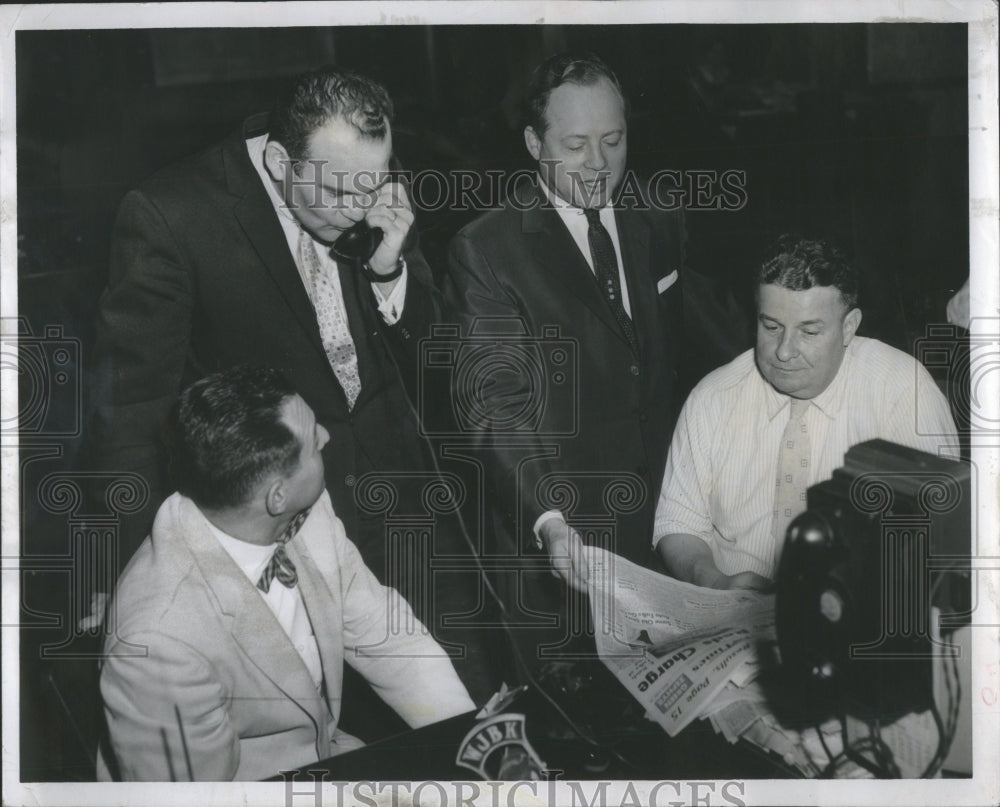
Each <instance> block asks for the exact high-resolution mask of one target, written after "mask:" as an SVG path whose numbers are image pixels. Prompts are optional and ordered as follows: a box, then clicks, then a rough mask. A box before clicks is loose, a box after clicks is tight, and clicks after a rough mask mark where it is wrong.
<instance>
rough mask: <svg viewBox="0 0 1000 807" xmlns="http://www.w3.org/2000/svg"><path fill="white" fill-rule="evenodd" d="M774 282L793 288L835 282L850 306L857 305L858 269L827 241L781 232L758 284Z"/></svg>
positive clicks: (835, 286)
mask: <svg viewBox="0 0 1000 807" xmlns="http://www.w3.org/2000/svg"><path fill="white" fill-rule="evenodd" d="M769 283H773V284H774V285H776V286H781V287H782V288H786V289H789V290H790V291H805V290H806V289H811V288H813V287H814V286H833V287H834V288H835V289H837V290H838V291H839V292H840V296H841V299H842V300H843V301H844V305H846V306H847V310H848V311H850V310H851V309H852V308H857V305H858V273H857V271H856V270H855V269H854V267H853V266H852V265H851V264H850V263H849V262H848V260H847V258H845V257H844V255H843V254H842V253H841V252H840V251H839V250H837V249H836V248H835V247H833V246H831V245H830V244H828V243H827V242H826V241H809V240H807V239H805V238H800V237H798V236H795V235H788V234H785V235H782V236H780V237H779V238H778V240H777V241H776V242H775V243H774V245H773V246H772V247H771V249H770V250H769V251H768V256H767V257H766V258H765V259H764V262H763V263H762V264H761V266H760V271H759V272H758V273H757V286H758V289H759V288H760V286H765V285H767V284H769Z"/></svg>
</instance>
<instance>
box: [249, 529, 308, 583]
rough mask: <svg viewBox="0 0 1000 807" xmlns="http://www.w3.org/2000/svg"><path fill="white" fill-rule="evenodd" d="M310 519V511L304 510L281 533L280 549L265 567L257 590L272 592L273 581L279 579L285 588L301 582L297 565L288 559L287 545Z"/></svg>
mask: <svg viewBox="0 0 1000 807" xmlns="http://www.w3.org/2000/svg"><path fill="white" fill-rule="evenodd" d="M308 517H309V510H303V511H302V512H301V513H299V514H298V515H297V516H295V518H293V519H292V521H291V523H290V524H289V525H288V526H287V527H286V528H285V531H284V532H283V533H281V537H280V538H278V548H277V549H275V550H274V554H273V555H271V560H270V561H269V562H268V564H267V566H265V567H264V571H263V572H261V575H260V580H258V581H257V588H259V589H260V590H261V591H263V592H264V593H265V594H266V593H267V592H268V591H270V590H271V581H272V580H275V579H277V581H278V582H279V583H281V585H283V586H284V587H285V588H294V586H295V584H296V583H298V582H299V575H298V572H296V571H295V564H294V563H292V559H291V558H290V557H288V552H287V551H286V550H285V544H287V543H288V542H289V541H291V540H292V538H294V537H295V534H296V533H297V532H298V531H299V528H300V527H301V526H302V524H303V523H304V522H305V520H306V519H307V518H308Z"/></svg>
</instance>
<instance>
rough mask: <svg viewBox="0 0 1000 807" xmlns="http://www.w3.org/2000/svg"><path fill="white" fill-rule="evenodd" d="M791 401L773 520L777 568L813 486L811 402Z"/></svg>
mask: <svg viewBox="0 0 1000 807" xmlns="http://www.w3.org/2000/svg"><path fill="white" fill-rule="evenodd" d="M791 402H792V405H791V407H790V409H791V412H790V414H789V416H788V425H787V426H785V433H784V434H783V435H781V448H780V449H779V450H778V468H777V477H776V479H775V490H774V518H773V521H772V522H771V535H772V537H773V538H774V542H773V547H774V559H775V567H776V566H777V560H778V558H780V557H781V550H782V548H783V547H784V543H785V531H786V530H787V529H788V525H789V524H790V523H791V521H792V519H793V518H795V516H797V515H798V514H799V513H801V512H802V511H803V510H805V509H806V489H807V488H808V487H809V450H810V445H809V431H808V430H807V429H806V420H805V417H806V411H807V410H808V409H809V405H810V402H809V401H803V400H800V399H798V398H792V399H791Z"/></svg>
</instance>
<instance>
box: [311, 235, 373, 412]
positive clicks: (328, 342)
mask: <svg viewBox="0 0 1000 807" xmlns="http://www.w3.org/2000/svg"><path fill="white" fill-rule="evenodd" d="M299 261H300V265H301V266H302V267H303V269H305V273H306V276H307V277H308V278H309V279H310V283H311V284H312V295H311V296H312V304H313V308H314V309H315V310H316V321H317V323H318V324H319V334H320V337H321V338H322V340H323V349H324V350H325V351H326V357H327V359H328V360H329V362H330V366H331V367H332V368H333V373H334V375H335V376H337V381H339V382H340V386H341V387H342V388H343V390H344V395H346V396H347V408H348V409H353V408H354V402H355V401H357V400H358V395H359V394H360V393H361V376H360V375H359V373H358V351H357V349H356V348H355V347H354V340H353V339H352V338H351V329H350V326H349V325H348V322H347V308H346V306H345V305H344V293H343V291H342V290H341V288H340V277H339V276H337V275H336V273H333V276H332V277H331V273H329V272H327V271H325V270H324V268H323V266H322V264H321V263H320V260H319V256H318V255H317V254H316V247H315V245H314V243H313V240H312V238H311V237H310V236H309V233H307V232H305V230H303V231H302V232H301V233H299Z"/></svg>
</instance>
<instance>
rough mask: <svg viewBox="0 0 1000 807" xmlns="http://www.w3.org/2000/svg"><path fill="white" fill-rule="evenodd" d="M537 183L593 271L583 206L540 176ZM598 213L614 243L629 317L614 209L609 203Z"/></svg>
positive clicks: (623, 267) (623, 299)
mask: <svg viewBox="0 0 1000 807" xmlns="http://www.w3.org/2000/svg"><path fill="white" fill-rule="evenodd" d="M538 183H539V184H540V185H541V186H542V190H544V191H545V195H546V196H547V197H548V199H549V201H550V202H552V206H553V207H554V208H555V210H556V213H558V214H559V218H560V219H562V223H563V224H565V225H566V229H567V230H569V234H570V235H571V236H573V240H574V241H575V242H576V245H577V246H578V247H579V248H580V252H582V253H583V257H584V258H585V259H586V261H587V266H589V267H590V271H591V272H593V271H594V258H593V256H592V255H591V254H590V241H589V240H588V238H587V230H589V229H590V225H589V224H588V223H587V216H586V214H585V213H584V212H583V208H582V207H574V206H573V205H571V204H570V203H569V202H567V201H566V200H565V199H563V198H562V197H560V196H559V195H557V194H555V193H552V191H550V190H549V186H548V185H546V184H545V182H544V180H542V178H541V177H539V178H538ZM598 213H599V217H600V219H601V224H603V225H604V229H605V230H607V231H608V235H610V236H611V243H612V244H614V247H615V258H617V259H618V283H619V284H620V285H621V287H622V305H623V306H624V307H625V313H627V314H628V315H629V316H630V317H631V316H632V305H631V303H629V297H628V283H627V282H626V280H625V263H624V262H623V261H622V247H621V243H620V242H619V241H618V226H617V225H616V224H615V209H614V207H613V206H612V205H610V204H609V205H605V206H604V207H602V208H601V209H600V211H598Z"/></svg>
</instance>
